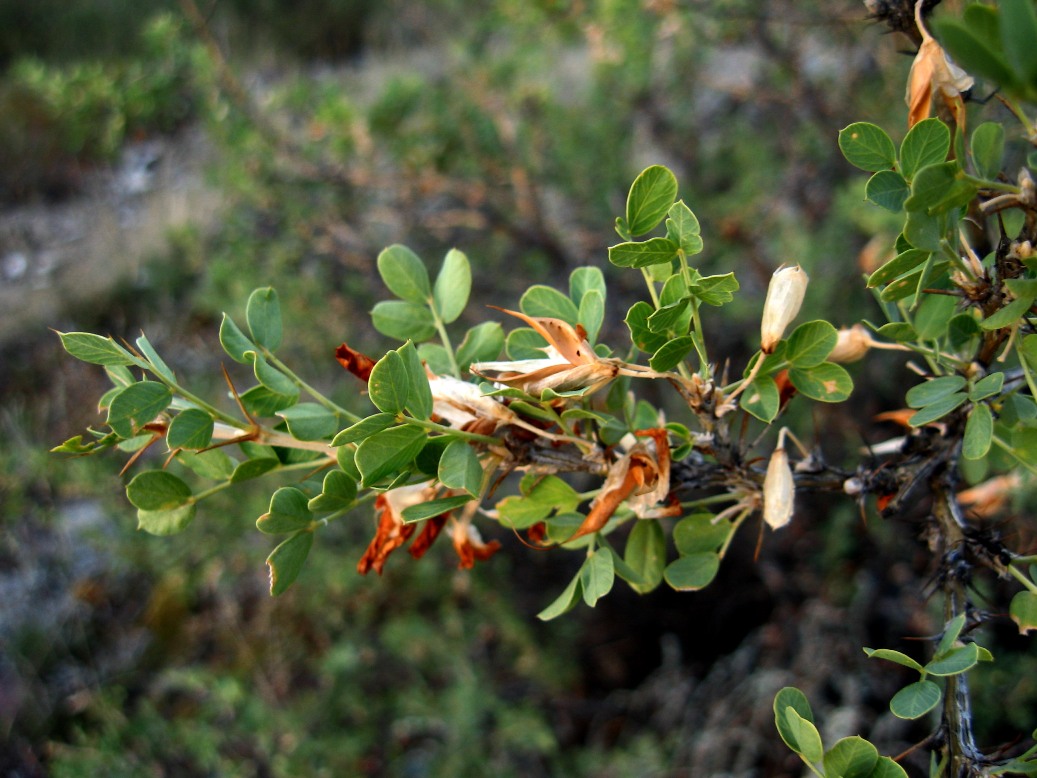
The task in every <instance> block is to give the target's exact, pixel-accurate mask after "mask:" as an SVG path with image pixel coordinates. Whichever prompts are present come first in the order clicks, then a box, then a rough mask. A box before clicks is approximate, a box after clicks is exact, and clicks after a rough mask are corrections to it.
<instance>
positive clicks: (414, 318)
mask: <svg viewBox="0 0 1037 778" xmlns="http://www.w3.org/2000/svg"><path fill="white" fill-rule="evenodd" d="M371 323H372V324H374V328H375V329H376V330H378V331H379V332H380V333H382V334H383V335H386V336H387V337H390V338H395V339H396V340H413V341H414V342H415V343H418V342H420V341H423V340H428V339H429V338H431V337H432V336H433V335H435V334H436V324H435V320H434V319H433V318H432V312H431V311H430V310H429V309H428V308H427V307H426V306H424V305H418V304H417V303H413V302H406V301H402V300H383V301H382V302H380V303H378V304H377V305H375V307H374V308H372V309H371Z"/></svg>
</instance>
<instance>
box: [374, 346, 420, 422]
mask: <svg viewBox="0 0 1037 778" xmlns="http://www.w3.org/2000/svg"><path fill="white" fill-rule="evenodd" d="M367 391H368V394H369V396H370V398H371V402H373V403H374V405H375V407H376V408H378V410H380V411H381V412H382V413H390V414H394V415H395V414H400V413H403V412H404V411H407V412H408V413H409V414H410V415H411V416H413V417H414V418H416V419H422V420H424V419H428V418H429V416H431V415H432V391H431V389H430V388H429V383H428V376H427V375H426V373H425V367H424V365H422V364H421V357H420V356H419V355H418V351H417V349H416V348H414V344H413V343H406V344H404V345H403V346H401V347H400V348H398V349H396V350H394V351H390V352H388V353H387V354H386V355H385V356H383V357H382V358H381V359H379V360H378V361H377V362H376V363H375V366H374V367H373V368H372V369H371V375H370V377H369V378H368V381H367Z"/></svg>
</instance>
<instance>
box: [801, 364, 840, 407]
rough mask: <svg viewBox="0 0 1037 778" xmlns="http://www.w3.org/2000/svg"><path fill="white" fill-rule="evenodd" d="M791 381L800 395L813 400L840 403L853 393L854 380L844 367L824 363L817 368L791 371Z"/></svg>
mask: <svg viewBox="0 0 1037 778" xmlns="http://www.w3.org/2000/svg"><path fill="white" fill-rule="evenodd" d="M789 381H791V382H792V385H793V386H794V387H796V389H797V390H798V391H799V393H800V394H802V395H804V396H806V397H809V398H810V399H811V400H820V401H821V402H826V403H838V402H842V401H843V400H845V399H846V398H847V397H849V396H850V393H851V392H853V379H852V378H850V374H849V373H847V372H846V369H845V368H843V366H842V365H836V364H834V363H832V362H822V363H821V364H820V365H817V366H816V367H809V368H799V367H793V368H792V369H790V370H789Z"/></svg>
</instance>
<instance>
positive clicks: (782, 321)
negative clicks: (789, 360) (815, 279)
mask: <svg viewBox="0 0 1037 778" xmlns="http://www.w3.org/2000/svg"><path fill="white" fill-rule="evenodd" d="M809 280H810V278H809V276H807V274H806V271H805V270H803V268H801V267H800V266H799V265H795V266H794V267H785V266H782V267H779V268H778V269H777V270H775V271H774V275H772V276H771V282H770V285H769V286H768V287H767V299H766V300H765V301H764V303H763V319H762V321H761V323H760V350H761V351H763V353H764V354H772V353H774V349H775V348H776V347H777V345H778V342H779V341H780V340H781V337H782V335H784V334H785V328H786V327H788V326H789V322H791V321H792V320H793V319H795V318H796V314H798V313H799V308H800V306H801V305H803V296H804V295H805V294H806V291H807V282H808V281H809Z"/></svg>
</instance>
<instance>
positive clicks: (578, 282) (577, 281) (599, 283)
mask: <svg viewBox="0 0 1037 778" xmlns="http://www.w3.org/2000/svg"><path fill="white" fill-rule="evenodd" d="M590 291H597V292H598V294H600V295H601V299H602V300H604V299H605V297H606V295H607V292H606V289H605V276H604V275H603V274H602V272H601V269H600V268H597V267H595V266H593V265H588V266H586V267H578V268H576V269H575V270H573V272H572V273H570V274H569V299H571V300H572V301H573V302H574V303H576V305H577V307H579V305H580V304H581V303H582V302H583V296H584V295H585V294H587V292H590Z"/></svg>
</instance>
